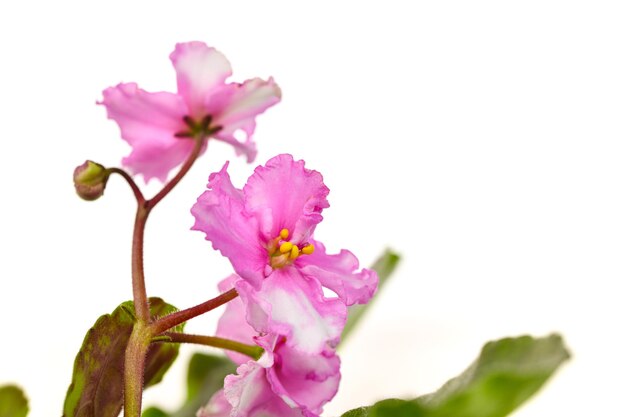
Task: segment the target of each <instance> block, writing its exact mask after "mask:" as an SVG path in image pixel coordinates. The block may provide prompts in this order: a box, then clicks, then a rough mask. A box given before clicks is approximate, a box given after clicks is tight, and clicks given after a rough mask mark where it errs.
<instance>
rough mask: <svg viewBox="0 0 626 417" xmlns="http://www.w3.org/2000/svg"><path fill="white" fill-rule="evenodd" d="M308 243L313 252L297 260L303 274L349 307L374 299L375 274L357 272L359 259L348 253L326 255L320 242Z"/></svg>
mask: <svg viewBox="0 0 626 417" xmlns="http://www.w3.org/2000/svg"><path fill="white" fill-rule="evenodd" d="M311 243H312V244H313V245H314V247H315V251H314V252H313V253H312V254H311V255H309V256H301V257H299V258H298V259H297V260H296V262H297V263H298V267H299V269H300V271H301V272H302V274H304V275H306V276H309V277H314V278H315V279H317V280H318V281H319V282H320V283H321V284H322V285H323V286H324V287H326V288H329V289H331V290H333V291H334V292H335V293H336V294H337V295H338V296H339V298H341V299H342V300H343V301H344V303H346V305H348V306H350V305H353V304H357V303H358V304H365V303H367V302H368V301H369V300H370V299H371V298H372V297H373V296H374V294H375V293H376V289H377V288H378V274H376V271H373V270H371V269H367V268H363V269H361V270H359V260H358V259H357V258H356V256H354V254H353V253H352V252H350V251H348V250H345V249H343V250H341V251H340V252H339V253H338V254H336V255H328V254H326V248H325V247H324V245H323V244H322V243H321V242H317V241H314V240H312V241H311Z"/></svg>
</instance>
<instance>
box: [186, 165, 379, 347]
mask: <svg viewBox="0 0 626 417" xmlns="http://www.w3.org/2000/svg"><path fill="white" fill-rule="evenodd" d="M227 168H228V163H227V164H226V165H224V167H223V168H222V170H221V171H220V172H217V173H213V174H211V176H210V178H209V184H208V190H207V191H205V192H204V193H203V194H202V195H201V196H200V197H199V198H198V201H197V203H196V204H195V205H194V206H193V208H192V214H193V215H194V217H195V218H196V222H195V224H194V226H193V229H195V230H200V231H203V232H204V233H206V238H207V240H210V241H211V242H212V243H213V248H215V249H217V250H220V251H221V253H222V254H223V255H224V256H226V257H228V258H229V260H230V261H231V263H232V265H233V267H234V268H235V272H237V274H238V275H239V276H240V277H241V278H242V279H240V280H238V281H237V282H236V283H235V288H236V289H237V291H238V292H239V295H240V296H241V298H242V299H243V301H244V303H245V305H246V315H247V320H248V322H249V323H250V324H251V325H252V326H253V327H254V329H255V330H256V331H258V332H261V333H270V334H278V335H282V336H285V337H286V342H287V344H288V345H289V346H290V347H294V348H297V349H299V350H300V351H302V352H305V353H308V354H318V353H320V352H323V351H324V350H325V349H326V348H327V345H329V344H330V346H334V345H336V343H338V341H339V338H340V335H341V331H342V330H343V326H344V325H345V319H346V305H352V304H354V303H361V304H362V303H366V302H367V301H368V300H369V299H370V298H371V297H372V295H373V294H374V292H375V291H376V287H377V284H378V276H377V275H376V273H375V272H374V271H372V270H369V269H362V270H359V264H358V261H357V259H356V257H355V256H354V255H353V254H352V253H350V252H349V251H346V250H343V251H341V252H340V253H339V254H337V255H328V254H326V250H325V248H324V246H323V245H322V244H321V243H320V242H317V241H316V240H314V238H313V232H314V231H315V227H316V226H317V224H318V223H319V222H320V221H321V220H322V215H321V212H322V210H323V209H324V208H327V207H328V201H327V199H326V196H327V195H328V191H329V190H328V188H327V187H326V186H325V185H324V183H323V180H322V176H321V174H320V173H319V172H317V171H313V170H309V169H306V168H305V167H304V161H294V160H293V157H292V156H291V155H278V156H276V157H274V158H272V159H270V160H269V161H268V162H267V164H266V165H265V166H259V167H257V168H256V169H255V171H254V174H253V175H252V176H251V177H250V178H249V179H248V182H247V184H246V185H245V187H244V188H243V190H241V189H237V188H235V187H234V186H233V184H232V183H231V181H230V177H229V175H228V172H227ZM323 287H326V288H328V289H330V290H332V291H334V292H335V294H337V296H338V297H326V296H324V293H323Z"/></svg>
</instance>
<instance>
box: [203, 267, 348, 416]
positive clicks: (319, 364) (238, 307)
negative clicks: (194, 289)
mask: <svg viewBox="0 0 626 417" xmlns="http://www.w3.org/2000/svg"><path fill="white" fill-rule="evenodd" d="M238 279H239V277H237V276H236V275H233V276H231V277H229V278H227V279H226V280H224V281H222V283H221V284H220V289H221V290H225V289H228V288H232V285H233V283H234V282H235V281H236V280H238ZM217 335H218V336H220V337H227V338H229V339H232V340H236V341H239V342H242V343H251V342H253V341H254V342H255V343H257V344H258V345H259V346H262V347H263V348H264V349H265V354H264V355H263V357H261V359H260V360H259V361H258V362H255V361H252V360H249V358H247V357H245V356H243V355H240V354H232V353H231V354H229V356H230V357H231V358H233V359H234V360H235V362H236V363H238V364H239V365H240V366H239V367H238V368H237V375H229V376H227V377H226V380H225V383H224V390H223V391H219V392H217V393H216V394H215V395H214V396H213V398H212V399H211V400H210V401H209V403H208V404H207V405H206V406H205V407H204V408H203V409H201V410H200V411H199V412H198V416H199V417H226V416H232V417H257V416H258V417H261V416H267V415H271V416H276V417H301V416H306V417H314V416H319V414H320V413H321V412H322V407H323V405H324V404H326V403H327V402H328V401H329V400H330V399H332V398H333V397H334V396H335V394H336V393H337V388H338V386H339V379H340V377H341V375H340V373H339V364H340V362H339V358H338V357H337V355H335V353H334V351H332V350H331V349H325V350H324V351H323V352H321V353H319V354H316V355H308V354H305V353H302V352H300V351H297V350H295V349H292V348H290V347H289V346H288V345H287V344H286V343H285V338H284V337H283V336H279V335H271V334H269V335H265V336H258V334H257V333H256V332H255V331H254V329H252V327H250V326H249V325H248V324H247V323H246V322H245V318H244V304H243V302H242V300H241V299H238V298H237V299H234V300H232V301H230V302H229V303H228V304H227V306H226V310H225V312H224V315H223V316H222V317H221V318H220V321H219V324H218V330H217Z"/></svg>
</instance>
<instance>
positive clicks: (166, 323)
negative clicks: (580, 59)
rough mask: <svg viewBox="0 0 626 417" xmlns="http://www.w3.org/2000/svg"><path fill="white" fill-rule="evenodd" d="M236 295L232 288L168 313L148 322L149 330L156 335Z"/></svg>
mask: <svg viewBox="0 0 626 417" xmlns="http://www.w3.org/2000/svg"><path fill="white" fill-rule="evenodd" d="M238 295H239V294H238V293H237V290H236V289H234V288H232V289H230V290H228V291H226V292H225V293H222V294H220V295H218V296H217V297H215V298H212V299H210V300H208V301H205V302H204V303H202V304H198V305H197V306H194V307H190V308H187V309H185V310H180V311H177V312H175V313H172V314H168V315H167V316H164V317H161V318H160V319H158V320H156V321H155V322H153V323H152V324H150V332H151V333H152V334H153V335H154V336H158V335H160V334H161V333H163V332H165V331H167V330H169V329H171V328H172V327H175V326H178V325H179V324H182V323H184V322H186V321H187V320H189V319H192V318H194V317H197V316H199V315H201V314H204V313H206V312H207V311H211V310H213V309H214V308H217V307H219V306H221V305H223V304H225V303H227V302H229V301H230V300H232V299H233V298H236V297H237V296H238Z"/></svg>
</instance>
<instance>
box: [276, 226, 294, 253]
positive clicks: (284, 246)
mask: <svg viewBox="0 0 626 417" xmlns="http://www.w3.org/2000/svg"><path fill="white" fill-rule="evenodd" d="M283 230H284V229H283ZM293 247H294V246H293V243H291V242H284V243H283V244H282V245H280V249H278V250H279V251H280V253H287V252H289V251H292V250H293Z"/></svg>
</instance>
